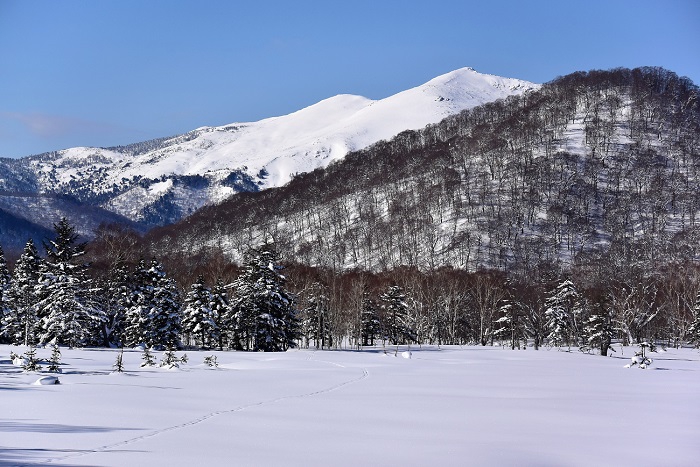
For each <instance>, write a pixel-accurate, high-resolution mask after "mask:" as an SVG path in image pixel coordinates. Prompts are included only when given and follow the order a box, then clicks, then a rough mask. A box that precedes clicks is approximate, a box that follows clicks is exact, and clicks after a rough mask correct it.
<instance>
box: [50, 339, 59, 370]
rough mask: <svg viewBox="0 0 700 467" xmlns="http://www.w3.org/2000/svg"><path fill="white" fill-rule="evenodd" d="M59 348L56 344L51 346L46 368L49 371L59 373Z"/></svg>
mask: <svg viewBox="0 0 700 467" xmlns="http://www.w3.org/2000/svg"><path fill="white" fill-rule="evenodd" d="M60 365H61V349H60V348H59V347H58V346H57V345H56V344H54V345H52V346H51V358H50V359H49V366H48V368H47V370H48V371H49V373H60V372H61V366H60Z"/></svg>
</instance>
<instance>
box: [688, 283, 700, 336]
mask: <svg viewBox="0 0 700 467" xmlns="http://www.w3.org/2000/svg"><path fill="white" fill-rule="evenodd" d="M688 342H689V343H691V344H695V347H700V291H699V292H698V293H697V295H696V296H695V305H694V306H693V322H692V324H691V325H690V328H688Z"/></svg>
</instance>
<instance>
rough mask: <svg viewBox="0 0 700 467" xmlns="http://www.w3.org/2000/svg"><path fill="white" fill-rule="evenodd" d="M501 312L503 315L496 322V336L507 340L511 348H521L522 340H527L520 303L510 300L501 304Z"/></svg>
mask: <svg viewBox="0 0 700 467" xmlns="http://www.w3.org/2000/svg"><path fill="white" fill-rule="evenodd" d="M499 314H500V315H501V317H500V318H498V319H497V320H496V321H495V323H494V324H495V325H496V331H495V334H496V336H498V337H499V338H501V339H505V340H507V341H508V343H509V344H510V348H511V350H515V348H516V347H517V348H518V349H520V342H521V341H526V337H525V325H524V317H523V313H522V311H521V309H520V305H519V304H518V303H514V302H512V301H510V300H508V301H506V302H505V303H503V305H501V308H500V310H499Z"/></svg>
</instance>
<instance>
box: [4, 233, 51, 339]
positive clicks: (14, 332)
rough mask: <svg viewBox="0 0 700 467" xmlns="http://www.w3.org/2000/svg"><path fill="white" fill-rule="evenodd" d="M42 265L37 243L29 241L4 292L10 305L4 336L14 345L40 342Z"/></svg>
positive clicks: (5, 318) (5, 319) (5, 321)
mask: <svg viewBox="0 0 700 467" xmlns="http://www.w3.org/2000/svg"><path fill="white" fill-rule="evenodd" d="M41 262H42V260H41V258H40V257H39V253H38V252H37V250H36V247H35V246H34V242H33V241H32V240H31V239H30V240H29V241H27V244H26V245H25V247H24V251H23V252H22V255H21V256H20V257H19V259H18V260H17V262H16V263H15V269H14V271H13V274H12V280H11V283H10V287H9V289H8V290H7V292H6V293H5V296H6V299H7V303H8V304H9V305H10V306H9V307H8V309H7V310H6V314H5V316H4V318H3V326H4V333H5V336H6V338H7V340H9V342H10V343H11V344H13V345H26V346H28V345H34V344H37V343H38V335H39V318H38V316H37V309H36V303H37V301H38V299H37V295H36V286H37V284H38V283H39V269H40V266H41Z"/></svg>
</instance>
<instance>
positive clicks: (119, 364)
mask: <svg viewBox="0 0 700 467" xmlns="http://www.w3.org/2000/svg"><path fill="white" fill-rule="evenodd" d="M112 368H114V371H115V372H116V373H124V348H121V349H119V353H118V354H117V359H116V361H115V362H114V365H113V367H112Z"/></svg>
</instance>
